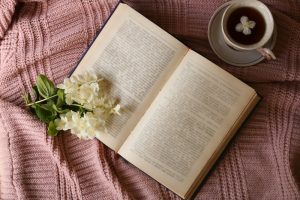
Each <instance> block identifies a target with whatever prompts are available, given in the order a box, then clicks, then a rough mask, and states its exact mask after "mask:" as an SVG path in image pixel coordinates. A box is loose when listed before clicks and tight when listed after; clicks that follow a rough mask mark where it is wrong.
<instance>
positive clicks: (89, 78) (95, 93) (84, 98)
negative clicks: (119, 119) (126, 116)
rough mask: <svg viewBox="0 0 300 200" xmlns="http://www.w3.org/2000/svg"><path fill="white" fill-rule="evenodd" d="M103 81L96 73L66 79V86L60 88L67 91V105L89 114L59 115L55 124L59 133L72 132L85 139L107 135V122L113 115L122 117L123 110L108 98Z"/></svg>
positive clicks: (72, 113) (72, 112)
mask: <svg viewBox="0 0 300 200" xmlns="http://www.w3.org/2000/svg"><path fill="white" fill-rule="evenodd" d="M102 80H103V79H102V78H98V77H97V76H96V75H95V73H94V74H91V73H85V74H83V75H76V76H72V77H71V78H66V79H65V80H64V83H63V84H60V85H58V87H59V88H61V89H64V93H65V98H66V103H67V104H68V105H72V106H78V107H83V108H85V109H87V110H85V111H84V112H82V111H78V112H74V111H69V112H67V113H65V114H60V119H56V120H55V122H54V123H55V125H56V127H57V130H71V133H72V134H74V135H76V136H78V137H79V138H82V139H93V138H94V137H97V138H99V137H101V135H102V134H103V133H106V132H107V130H106V121H107V120H108V119H109V117H110V116H111V115H114V114H118V115H120V110H121V106H120V105H119V104H117V103H116V101H115V100H113V99H111V98H109V97H108V96H107V95H106V93H107V91H105V84H102V83H101V81H102ZM87 111H88V112H87Z"/></svg>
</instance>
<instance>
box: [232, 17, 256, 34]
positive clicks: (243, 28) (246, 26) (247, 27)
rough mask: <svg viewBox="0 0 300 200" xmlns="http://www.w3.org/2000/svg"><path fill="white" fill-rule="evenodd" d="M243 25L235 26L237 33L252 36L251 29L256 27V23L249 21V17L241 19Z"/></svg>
mask: <svg viewBox="0 0 300 200" xmlns="http://www.w3.org/2000/svg"><path fill="white" fill-rule="evenodd" d="M240 21H241V23H238V24H237V25H236V26H235V30H236V31H237V32H243V34H244V35H250V34H251V29H253V28H254V27H255V25H256V23H255V21H249V19H248V17H247V16H242V17H241V19H240Z"/></svg>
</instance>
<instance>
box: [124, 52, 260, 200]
mask: <svg viewBox="0 0 300 200" xmlns="http://www.w3.org/2000/svg"><path fill="white" fill-rule="evenodd" d="M254 95H255V91H254V90H253V89H252V88H250V87H249V86H247V85H246V84H244V83H243V82H241V81H239V80H238V79H236V78H235V77H233V76H232V75H230V74H229V73H227V72H225V71H224V70H222V69H221V68H219V67H217V66H216V65H215V64H213V63H211V62H210V61H208V60H207V59H205V58H204V57H202V56H200V55H199V54H197V53H195V52H193V51H191V50H190V51H189V52H188V54H187V55H186V57H185V58H184V59H183V61H182V62H181V64H180V65H179V66H178V68H177V69H176V71H175V72H174V74H173V75H172V76H171V78H170V79H169V81H168V82H167V84H166V85H165V86H164V88H163V89H162V91H161V92H160V93H159V95H158V96H157V98H156V99H155V100H154V102H153V103H152V105H151V106H150V108H149V109H148V110H147V112H146V113H145V115H144V116H143V118H142V119H141V121H140V122H139V123H138V124H137V126H136V128H135V129H134V131H133V132H132V134H131V135H130V136H129V137H128V139H127V140H126V141H125V143H124V145H123V146H122V147H121V149H120V151H119V153H120V155H122V156H123V157H124V158H125V159H126V160H128V161H129V162H131V163H133V164H134V165H136V166H137V167H139V168H140V169H141V170H143V171H144V172H146V173H147V174H149V175H150V176H151V177H153V178H154V179H156V180H157V181H159V182H160V183H162V184H163V185H165V186H167V187H168V188H170V189H171V190H173V191H175V192H176V193H177V194H178V195H180V196H181V197H184V195H185V194H186V193H187V192H188V190H189V188H190V187H191V185H192V184H193V182H194V181H195V179H196V178H197V177H198V176H199V174H200V173H201V170H202V169H203V168H204V166H205V165H206V163H208V161H209V159H210V158H211V157H212V155H213V154H214V152H215V150H216V149H217V148H218V145H220V144H221V142H222V141H223V139H224V138H225V137H227V136H226V135H227V134H228V133H229V132H230V130H231V129H232V128H233V127H234V126H235V124H236V122H237V119H238V118H239V117H240V115H241V114H242V113H243V110H244V109H246V107H247V104H248V103H249V102H250V101H251V99H253V96H254Z"/></svg>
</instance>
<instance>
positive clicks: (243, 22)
mask: <svg viewBox="0 0 300 200" xmlns="http://www.w3.org/2000/svg"><path fill="white" fill-rule="evenodd" d="M240 21H241V23H242V24H243V25H245V24H246V23H247V22H248V21H249V19H248V17H247V16H242V17H241V20H240Z"/></svg>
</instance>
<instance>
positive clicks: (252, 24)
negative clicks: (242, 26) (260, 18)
mask: <svg viewBox="0 0 300 200" xmlns="http://www.w3.org/2000/svg"><path fill="white" fill-rule="evenodd" d="M255 25H256V23H255V21H249V22H248V27H249V28H254V27H255Z"/></svg>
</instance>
